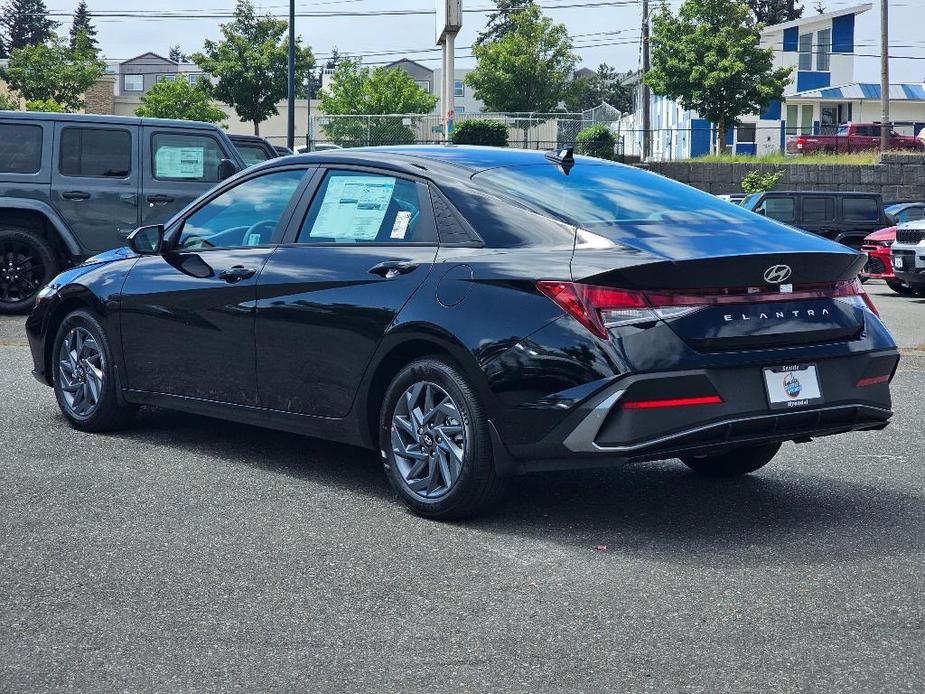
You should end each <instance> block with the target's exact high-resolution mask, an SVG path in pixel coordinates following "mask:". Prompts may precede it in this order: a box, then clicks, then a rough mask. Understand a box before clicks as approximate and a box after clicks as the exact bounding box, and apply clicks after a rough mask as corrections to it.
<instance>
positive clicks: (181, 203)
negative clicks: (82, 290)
mask: <svg viewBox="0 0 925 694" xmlns="http://www.w3.org/2000/svg"><path fill="white" fill-rule="evenodd" d="M244 168H245V164H244V162H243V161H242V160H241V157H240V155H239V154H238V152H237V150H235V148H234V145H232V143H231V141H230V140H229V139H228V136H227V135H226V134H225V133H224V132H222V131H221V130H220V129H219V128H217V127H215V126H214V125H209V124H207V123H196V122H192V121H172V120H159V119H147V118H131V117H120V116H94V115H78V114H60V113H19V112H12V111H0V313H25V312H27V311H28V310H29V309H30V308H31V307H32V304H33V301H34V298H35V295H36V293H37V292H38V291H39V290H40V289H41V288H42V287H43V286H44V285H45V284H46V283H47V282H48V281H49V280H50V279H51V278H52V277H54V276H55V275H56V274H58V272H59V271H60V270H61V269H62V268H64V267H67V266H69V265H72V264H74V263H77V262H80V261H82V260H84V259H85V258H87V257H89V256H91V255H93V254H95V253H98V252H99V251H104V250H107V249H110V248H114V247H116V246H119V245H121V244H122V243H123V242H124V240H125V238H126V237H127V236H128V235H129V234H130V233H131V232H132V231H133V230H134V229H135V228H137V227H139V226H143V225H147V224H158V223H162V222H166V221H167V220H168V219H170V218H171V217H173V215H174V214H175V213H176V212H177V211H179V210H180V209H182V208H183V207H185V206H186V205H187V204H188V203H190V202H192V201H193V200H194V199H196V198H198V197H199V196H200V195H202V194H203V193H205V192H206V191H208V190H209V189H210V188H212V186H214V185H215V184H216V183H217V182H219V181H220V180H222V179H224V178H227V177H228V176H230V175H232V174H233V173H235V172H236V171H239V170H242V169H244Z"/></svg>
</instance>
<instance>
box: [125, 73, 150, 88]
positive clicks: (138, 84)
mask: <svg viewBox="0 0 925 694" xmlns="http://www.w3.org/2000/svg"><path fill="white" fill-rule="evenodd" d="M122 86H123V89H125V91H127V92H143V91H144V89H145V77H144V75H123V77H122Z"/></svg>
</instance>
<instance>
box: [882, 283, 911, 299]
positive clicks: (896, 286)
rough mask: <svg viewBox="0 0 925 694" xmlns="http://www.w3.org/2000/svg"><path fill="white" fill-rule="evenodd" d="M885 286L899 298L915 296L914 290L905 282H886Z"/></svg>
mask: <svg viewBox="0 0 925 694" xmlns="http://www.w3.org/2000/svg"><path fill="white" fill-rule="evenodd" d="M886 286H887V287H889V288H890V289H892V290H893V291H894V292H896V293H897V294H899V295H900V296H915V289H914V288H912V287H910V286H909V285H908V284H906V283H905V282H900V281H898V280H887V281H886Z"/></svg>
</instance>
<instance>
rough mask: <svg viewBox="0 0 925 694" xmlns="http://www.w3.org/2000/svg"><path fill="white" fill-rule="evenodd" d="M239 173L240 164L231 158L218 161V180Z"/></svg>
mask: <svg viewBox="0 0 925 694" xmlns="http://www.w3.org/2000/svg"><path fill="white" fill-rule="evenodd" d="M236 173H238V166H237V164H235V163H234V162H233V161H231V159H222V160H221V161H220V162H219V163H218V180H219V181H224V180H225V179H226V178H231V177H232V176H234V175H235V174H236Z"/></svg>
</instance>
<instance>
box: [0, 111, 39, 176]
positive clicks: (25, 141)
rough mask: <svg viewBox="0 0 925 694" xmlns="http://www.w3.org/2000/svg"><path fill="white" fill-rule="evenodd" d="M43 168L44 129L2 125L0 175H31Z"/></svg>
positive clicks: (36, 126) (32, 126)
mask: <svg viewBox="0 0 925 694" xmlns="http://www.w3.org/2000/svg"><path fill="white" fill-rule="evenodd" d="M40 168H42V128H41V126H38V125H18V124H13V123H0V173H18V174H30V173H36V172H38V170H39V169H40Z"/></svg>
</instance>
